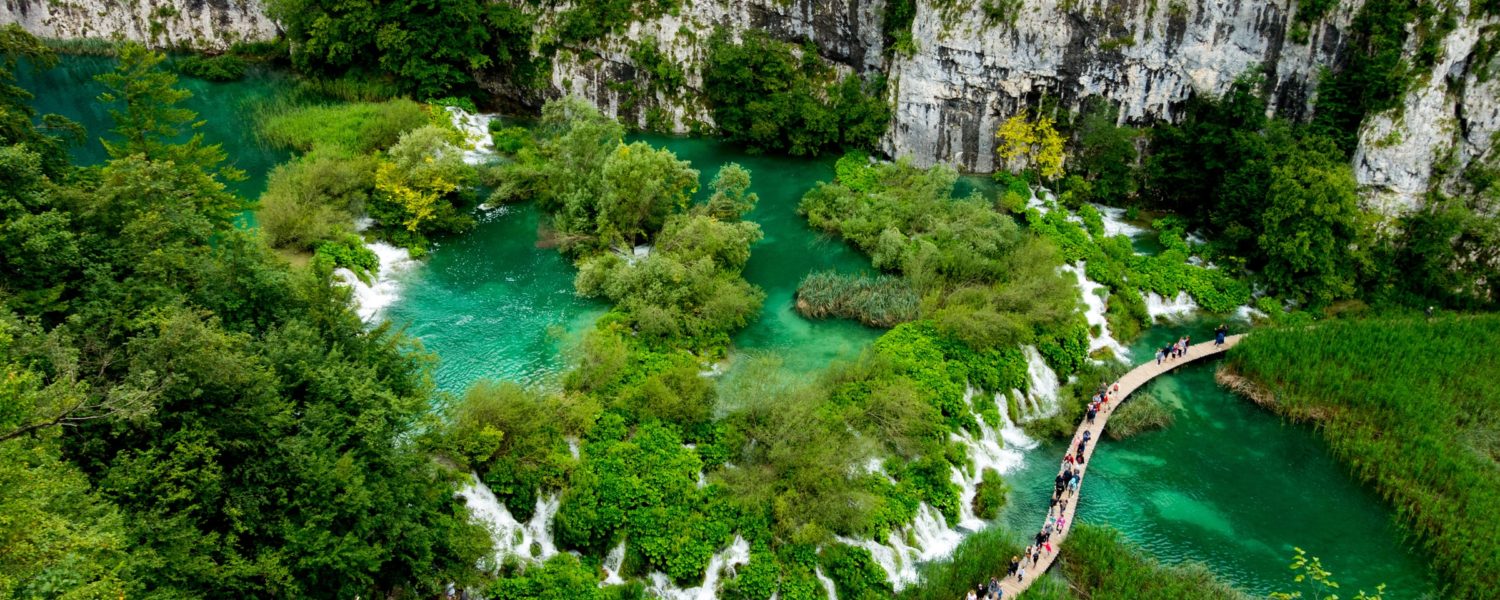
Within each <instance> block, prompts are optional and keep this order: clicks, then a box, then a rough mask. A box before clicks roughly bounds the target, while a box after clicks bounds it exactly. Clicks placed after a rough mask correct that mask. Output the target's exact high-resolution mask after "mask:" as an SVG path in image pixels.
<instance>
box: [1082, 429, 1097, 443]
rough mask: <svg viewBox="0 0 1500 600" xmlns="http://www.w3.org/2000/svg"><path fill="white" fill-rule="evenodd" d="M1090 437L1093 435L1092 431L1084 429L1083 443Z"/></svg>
mask: <svg viewBox="0 0 1500 600" xmlns="http://www.w3.org/2000/svg"><path fill="white" fill-rule="evenodd" d="M1091 437H1094V432H1092V431H1085V432H1083V443H1085V444H1087V443H1088V441H1089V438H1091Z"/></svg>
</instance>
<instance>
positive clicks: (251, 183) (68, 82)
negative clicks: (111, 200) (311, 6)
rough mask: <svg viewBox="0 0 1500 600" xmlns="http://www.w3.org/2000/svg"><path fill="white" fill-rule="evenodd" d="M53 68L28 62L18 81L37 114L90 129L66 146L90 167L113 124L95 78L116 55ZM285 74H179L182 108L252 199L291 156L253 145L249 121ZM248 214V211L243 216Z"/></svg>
mask: <svg viewBox="0 0 1500 600" xmlns="http://www.w3.org/2000/svg"><path fill="white" fill-rule="evenodd" d="M60 58H61V60H59V61H58V64H57V66H56V67H54V68H52V69H48V70H45V71H37V70H35V69H32V68H31V67H30V66H29V65H25V64H23V65H21V66H20V68H19V69H17V73H16V75H17V78H16V79H17V83H18V84H19V85H20V86H21V87H24V88H26V89H28V90H31V93H32V94H33V95H35V96H36V97H35V98H34V99H32V102H31V103H32V106H34V107H36V110H37V113H38V114H47V113H54V114H59V115H62V116H64V117H67V118H69V119H72V120H74V121H77V122H78V123H79V124H81V125H83V126H84V128H85V129H87V130H88V137H87V138H86V139H85V140H84V143H82V144H79V145H75V146H73V147H72V148H71V149H70V154H71V155H72V157H73V160H74V162H76V163H78V164H84V165H94V164H99V163H102V162H104V161H106V160H108V159H109V155H108V154H106V153H105V151H104V145H103V144H100V143H99V140H100V139H101V138H104V139H110V138H111V137H112V134H110V133H109V130H110V128H112V127H114V123H113V122H112V121H111V120H110V118H109V108H108V107H106V106H105V105H103V104H101V103H99V102H98V101H97V98H98V97H99V94H100V93H103V92H104V86H102V85H100V84H99V83H98V82H96V81H94V76H95V75H99V74H100V73H107V72H109V71H111V70H113V69H114V68H115V59H113V58H108V57H97V56H62V57H60ZM288 82H289V79H288V77H287V76H286V75H285V74H281V73H277V72H274V71H268V70H265V69H251V70H249V71H248V72H247V73H246V76H245V78H244V79H242V80H240V81H233V82H228V83H212V82H208V81H204V80H202V79H195V78H192V77H181V78H180V80H179V81H178V87H181V88H183V89H186V90H188V91H190V92H192V93H193V97H191V98H188V99H187V100H186V101H184V102H183V103H182V106H183V107H185V108H189V109H191V110H193V111H194V112H197V113H198V119H199V120H201V121H203V122H204V124H203V127H202V128H200V129H199V130H198V131H201V132H202V133H203V138H204V139H205V140H207V141H208V142H209V143H214V144H223V146H224V151H225V152H226V153H227V154H228V155H229V160H228V161H227V163H226V164H228V165H231V166H234V167H237V168H239V169H242V170H244V171H245V180H244V181H238V182H231V183H230V184H229V188H230V189H231V190H233V191H235V192H237V193H239V194H240V195H241V196H242V197H244V198H247V199H250V200H254V199H256V198H259V197H260V193H261V192H262V191H265V189H266V174H267V173H269V172H270V170H271V168H272V167H274V166H276V165H277V164H279V163H281V162H282V161H285V160H286V159H287V158H288V157H289V156H290V155H289V154H288V153H287V152H284V151H280V150H272V149H269V148H265V147H262V146H261V145H260V144H258V143H256V140H255V127H254V123H253V119H252V114H253V107H254V105H255V104H256V103H258V102H261V101H263V100H265V99H267V98H270V97H271V96H273V95H275V94H277V93H278V92H279V91H280V90H282V89H284V88H285V87H286V86H287V85H288ZM247 216H248V214H247Z"/></svg>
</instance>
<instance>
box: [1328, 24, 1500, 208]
mask: <svg viewBox="0 0 1500 600" xmlns="http://www.w3.org/2000/svg"><path fill="white" fill-rule="evenodd" d="M1457 4H1458V5H1459V9H1460V10H1464V11H1467V6H1466V5H1467V4H1468V2H1464V1H1462V0H1460V2H1458V3H1457ZM1497 22H1500V20H1497V19H1495V18H1486V19H1475V20H1472V21H1471V20H1469V19H1468V18H1466V17H1462V16H1461V17H1459V18H1458V27H1457V28H1456V29H1454V31H1453V32H1452V33H1450V34H1449V35H1448V37H1447V38H1446V39H1444V40H1443V53H1442V57H1441V58H1439V59H1438V61H1437V64H1436V65H1434V66H1433V68H1432V70H1431V71H1429V72H1426V73H1422V74H1420V75H1419V77H1420V78H1421V79H1419V80H1418V82H1417V84H1416V85H1413V86H1412V89H1411V90H1410V91H1409V92H1408V93H1407V95H1406V99H1405V101H1404V102H1403V103H1402V106H1401V107H1400V108H1399V109H1397V110H1393V111H1388V112H1386V113H1382V114H1378V115H1372V116H1371V117H1370V118H1368V119H1366V120H1365V123H1364V126H1363V127H1362V128H1361V131H1360V138H1359V148H1358V149H1357V150H1356V151H1355V155H1354V176H1355V178H1356V180H1357V181H1359V184H1360V186H1361V188H1363V189H1364V192H1365V193H1364V196H1365V201H1366V204H1367V206H1368V207H1369V208H1370V209H1372V210H1374V211H1375V212H1379V213H1381V214H1385V215H1398V214H1402V213H1405V212H1410V211H1412V210H1415V209H1417V208H1420V206H1421V203H1422V199H1423V196H1424V195H1425V194H1426V193H1427V190H1428V189H1429V188H1430V187H1431V186H1432V185H1433V184H1436V185H1438V186H1440V187H1443V188H1447V189H1449V190H1450V191H1451V189H1452V186H1453V185H1454V184H1456V183H1457V178H1458V177H1459V176H1460V175H1461V172H1462V169H1453V170H1452V172H1451V173H1450V174H1449V175H1450V177H1448V178H1447V179H1446V180H1444V181H1437V182H1434V181H1432V176H1433V167H1434V165H1436V164H1437V163H1439V162H1441V161H1442V160H1443V159H1444V157H1445V155H1446V154H1447V153H1448V152H1450V151H1451V152H1453V154H1454V158H1455V159H1456V161H1457V164H1458V165H1468V164H1469V163H1470V162H1471V161H1474V160H1476V159H1480V158H1483V157H1485V156H1487V155H1488V154H1489V152H1490V149H1491V147H1492V145H1493V139H1494V135H1495V133H1496V132H1497V131H1500V78H1496V77H1491V78H1489V80H1488V81H1480V79H1481V74H1480V73H1476V72H1474V71H1475V69H1471V68H1470V67H1471V62H1472V61H1473V59H1474V53H1475V46H1476V44H1477V43H1478V42H1479V39H1480V31H1481V30H1482V29H1483V28H1485V27H1492V26H1493V25H1494V24H1495V23H1497ZM1416 44H1417V39H1416V36H1415V35H1413V36H1411V37H1410V39H1408V40H1407V49H1408V52H1413V51H1415V48H1416Z"/></svg>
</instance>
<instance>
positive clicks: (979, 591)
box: [972, 582, 985, 598]
mask: <svg viewBox="0 0 1500 600" xmlns="http://www.w3.org/2000/svg"><path fill="white" fill-rule="evenodd" d="M972 593H973V594H974V595H975V596H976V597H979V598H983V597H985V593H984V582H980V583H979V585H976V586H974V591H973V592H972Z"/></svg>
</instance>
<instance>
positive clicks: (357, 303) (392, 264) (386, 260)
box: [333, 242, 420, 323]
mask: <svg viewBox="0 0 1500 600" xmlns="http://www.w3.org/2000/svg"><path fill="white" fill-rule="evenodd" d="M365 247H366V248H369V249H370V251H371V252H374V253H375V256H376V257H377V258H379V259H380V271H379V272H378V273H376V274H375V277H374V280H373V281H372V282H371V283H370V284H368V285H366V284H365V282H363V281H360V280H359V277H356V276H355V275H354V272H353V271H350V270H349V269H336V270H334V272H333V275H334V277H337V278H338V279H339V280H340V281H342V282H343V283H344V284H345V285H348V286H349V287H350V288H351V289H353V290H354V309H355V312H357V313H359V318H360V320H363V321H365V322H366V323H368V322H371V321H374V320H375V317H376V316H378V315H379V314H380V311H382V310H384V309H385V307H387V306H390V305H391V304H392V303H394V302H395V301H396V300H397V299H399V298H400V297H401V294H400V292H401V279H402V278H403V277H404V274H405V273H406V272H408V271H410V270H411V269H412V267H415V266H417V265H418V264H420V263H418V262H417V261H415V260H412V258H411V253H410V252H407V250H406V249H405V248H402V247H399V246H393V245H391V244H387V243H385V242H374V243H370V244H365Z"/></svg>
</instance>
